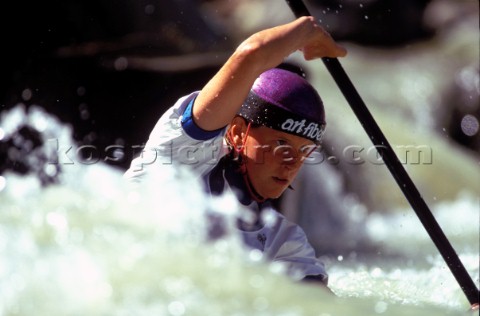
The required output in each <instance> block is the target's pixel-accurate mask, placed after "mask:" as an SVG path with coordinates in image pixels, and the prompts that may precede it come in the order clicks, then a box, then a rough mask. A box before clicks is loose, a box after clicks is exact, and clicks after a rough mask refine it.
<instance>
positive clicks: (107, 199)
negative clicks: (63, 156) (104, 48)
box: [0, 107, 462, 315]
mask: <svg viewBox="0 0 480 316" xmlns="http://www.w3.org/2000/svg"><path fill="white" fill-rule="evenodd" d="M0 126H2V129H3V130H4V133H5V137H6V138H5V139H9V138H10V137H11V135H14V134H15V133H16V131H18V127H20V126H30V127H31V128H32V129H34V130H35V131H37V132H38V134H39V135H38V136H39V139H41V140H43V143H42V144H40V145H38V146H37V147H36V149H35V150H34V151H32V152H30V155H36V154H38V155H40V156H46V157H48V159H53V160H52V161H59V160H55V158H58V157H56V156H55V155H54V154H58V152H56V151H55V150H52V148H50V147H49V142H48V141H47V142H45V140H48V139H50V138H55V139H59V140H61V141H60V145H62V146H63V145H65V146H70V145H72V146H73V145H74V144H72V140H71V138H70V137H69V135H70V134H71V133H70V128H69V127H67V126H65V125H62V124H60V123H59V122H58V121H57V120H56V119H54V118H53V117H51V116H49V115H48V114H46V113H45V112H44V111H43V110H41V109H39V108H35V109H34V110H32V111H29V112H28V113H27V112H26V111H25V110H24V109H22V108H21V107H19V108H16V109H14V110H13V112H10V113H4V115H3V116H2V125H0ZM63 142H65V143H63ZM50 154H52V155H53V156H49V155H50ZM37 161H38V159H37V160H35V159H33V160H27V163H28V162H33V163H36V162H37ZM60 161H61V160H60ZM43 167H44V166H43ZM43 167H42V166H40V167H38V169H35V168H32V169H29V172H27V173H25V174H18V173H16V172H13V171H11V170H5V171H4V172H2V177H3V179H5V181H4V185H3V190H1V191H0V209H1V210H2V211H1V212H0V314H5V315H72V314H82V315H105V314H109V315H127V314H132V313H133V314H135V315H152V314H156V315H227V314H229V315H317V314H322V313H323V314H325V315H348V314H361V315H367V314H388V315H404V314H406V313H410V314H422V315H452V314H456V313H457V314H458V312H459V310H461V308H460V309H458V308H453V307H452V306H451V305H450V306H447V307H446V306H445V305H439V306H435V304H432V302H431V300H429V297H430V296H429V294H427V293H429V292H431V290H432V288H431V287H429V284H428V282H426V281H427V279H432V278H436V277H438V276H439V275H443V274H444V272H438V271H436V270H431V271H430V272H429V273H427V275H426V276H425V273H424V271H423V270H422V269H421V267H415V266H413V267H411V269H408V270H399V268H398V267H397V268H396V270H394V271H393V272H388V271H387V270H384V268H380V264H382V262H380V263H378V267H377V268H369V267H366V266H364V265H361V264H357V265H353V266H351V267H344V266H341V265H339V266H337V267H336V268H335V267H333V268H332V271H331V273H332V279H331V285H332V288H333V289H334V291H335V292H336V293H337V294H338V297H332V296H331V295H330V294H329V293H327V292H326V291H324V290H323V289H321V288H319V287H315V286H312V285H305V284H299V283H294V282H292V281H291V280H289V279H287V278H286V277H284V276H283V275H281V271H282V266H279V265H278V264H267V263H266V262H264V261H263V260H262V256H261V254H259V253H258V252H250V251H248V250H247V249H244V248H243V246H242V244H241V242H240V240H239V238H237V235H236V234H235V233H234V232H235V228H234V218H235V214H236V213H237V212H239V211H240V210H241V208H240V206H239V205H238V204H237V203H236V200H235V198H234V197H233V196H230V195H225V196H221V197H208V196H205V195H204V194H203V192H202V191H201V190H200V185H199V183H197V181H196V180H194V179H193V178H192V175H191V174H190V173H189V172H188V171H187V170H183V169H179V170H174V169H172V168H165V169H164V170H162V172H160V173H159V174H156V175H155V176H154V177H152V179H147V180H146V182H145V184H144V185H139V186H136V187H133V188H132V187H131V186H130V185H128V184H127V183H125V182H124V180H123V178H122V174H121V172H119V171H118V170H116V169H113V168H111V167H109V166H107V165H105V164H101V163H98V164H92V165H85V164H75V163H74V164H65V165H62V167H61V172H60V173H59V174H58V175H57V181H56V182H53V183H50V184H49V185H43V184H42V181H41V179H40V178H39V176H38V173H37V170H43V169H42V168H43ZM208 214H210V215H211V214H216V215H218V216H220V218H222V220H223V221H224V222H223V223H222V224H223V226H224V227H226V228H225V231H224V232H223V234H222V235H221V238H217V239H214V240H212V239H209V230H210V227H211V222H210V220H209V218H211V217H208V216H206V215H208ZM351 262H352V261H351V260H347V258H346V259H345V260H343V261H342V263H351ZM357 263H358V262H357ZM383 263H384V262H383ZM409 274H410V275H411V276H413V279H415V278H416V280H417V281H421V280H420V279H421V278H425V282H424V283H422V282H419V283H418V287H416V288H415V291H413V290H414V287H413V285H411V283H407V282H406V281H402V282H401V283H400V282H399V281H398V280H400V279H408V275H409ZM346 280H348V282H346ZM409 285H410V286H409ZM446 287H447V288H448V289H452V287H451V286H449V285H447V286H446ZM412 291H413V293H417V294H418V293H421V294H422V295H417V296H415V295H414V294H412ZM443 293H444V292H442V294H443ZM451 299H452V300H455V302H457V303H458V302H460V303H458V304H457V305H459V306H460V305H462V304H461V299H460V298H458V297H453V298H451Z"/></svg>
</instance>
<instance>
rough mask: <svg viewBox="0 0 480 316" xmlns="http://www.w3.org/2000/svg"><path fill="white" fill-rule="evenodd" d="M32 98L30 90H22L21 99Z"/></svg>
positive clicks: (27, 99)
mask: <svg viewBox="0 0 480 316" xmlns="http://www.w3.org/2000/svg"><path fill="white" fill-rule="evenodd" d="M31 98H32V90H30V89H25V90H23V91H22V99H23V100H24V101H29V100H30V99H31Z"/></svg>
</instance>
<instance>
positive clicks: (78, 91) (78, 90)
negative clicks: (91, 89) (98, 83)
mask: <svg viewBox="0 0 480 316" xmlns="http://www.w3.org/2000/svg"><path fill="white" fill-rule="evenodd" d="M77 94H78V95H79V96H81V97H83V96H84V95H85V87H81V86H80V87H78V88H77Z"/></svg>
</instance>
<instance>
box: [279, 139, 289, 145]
mask: <svg viewBox="0 0 480 316" xmlns="http://www.w3.org/2000/svg"><path fill="white" fill-rule="evenodd" d="M277 145H278V146H286V145H288V142H287V141H286V140H283V139H277Z"/></svg>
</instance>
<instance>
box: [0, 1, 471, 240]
mask: <svg viewBox="0 0 480 316" xmlns="http://www.w3.org/2000/svg"><path fill="white" fill-rule="evenodd" d="M306 4H307V5H308V7H309V9H310V10H311V12H312V14H313V15H315V16H316V17H317V18H318V19H319V21H320V23H321V24H322V25H323V26H324V27H325V28H326V29H327V30H328V31H329V32H330V33H331V34H332V36H333V37H334V38H335V39H336V40H337V41H339V42H341V43H342V44H344V45H345V46H346V47H347V49H348V50H349V56H348V57H347V58H345V59H344V60H342V61H341V62H342V63H344V67H345V69H346V72H347V74H349V75H350V76H351V79H352V81H353V83H354V85H355V86H356V87H357V89H358V90H359V92H360V94H361V95H362V97H364V100H365V101H366V103H367V106H369V107H370V109H371V111H372V112H373V114H374V117H375V118H376V119H377V121H378V123H379V125H380V127H381V128H382V129H384V132H385V134H386V136H387V139H389V140H391V141H392V144H393V145H394V147H395V146H396V147H395V148H397V147H398V148H406V146H414V147H415V148H416V150H417V152H415V153H414V156H411V157H410V156H408V154H409V151H408V150H407V151H406V154H407V156H405V158H406V159H407V160H408V161H405V166H406V168H407V169H408V171H409V172H411V174H412V177H413V178H414V182H415V183H416V184H417V185H418V187H419V189H420V191H421V193H422V194H423V195H424V198H425V199H426V200H427V203H437V202H440V201H445V200H455V199H457V198H458V196H459V194H462V193H463V192H467V193H470V194H473V196H475V197H476V198H477V199H478V192H480V168H479V161H480V154H479V151H480V132H479V118H480V106H479V91H480V88H479V74H478V71H479V62H478V12H479V11H478V1H470V0H382V1H380V0H365V1H359V0H343V1H342V0H311V1H306ZM2 7H3V8H2V10H1V15H2V18H1V19H0V23H1V27H0V30H1V31H0V32H1V39H2V58H1V60H0V67H1V68H0V69H1V74H2V76H1V80H2V83H1V85H0V110H1V111H6V110H8V109H11V108H13V107H15V106H17V105H19V104H23V105H24V106H25V107H27V108H28V107H29V106H31V105H39V106H41V107H42V108H44V109H45V110H46V111H47V112H49V113H51V114H53V115H55V116H56V117H58V118H59V119H60V120H61V121H62V122H64V123H66V124H69V125H71V126H72V128H73V136H74V139H75V141H76V142H77V144H78V145H79V146H81V145H92V146H94V147H90V148H95V150H92V151H88V150H87V151H82V154H84V155H85V157H86V158H85V159H88V160H89V161H94V162H95V161H105V162H106V163H107V164H110V165H112V166H113V167H114V168H118V169H120V170H125V169H126V168H128V166H129V163H130V161H131V159H132V158H133V157H134V155H135V154H136V153H138V147H136V146H141V145H142V144H144V143H145V142H146V140H147V138H148V135H149V132H150V131H151V129H152V128H153V126H154V124H155V123H156V121H157V120H158V118H159V117H160V116H161V114H162V113H163V112H164V111H165V110H166V109H167V108H168V107H170V106H171V105H172V104H173V103H174V102H175V101H176V100H177V99H178V98H179V97H181V96H183V95H185V94H187V93H189V92H191V91H193V90H198V89H201V88H202V86H203V85H204V84H205V83H206V81H207V80H208V79H209V78H210V77H211V76H212V75H213V74H214V73H215V72H216V71H217V70H218V68H219V67H220V66H221V65H222V64H223V62H224V61H225V60H226V58H227V57H228V56H229V55H230V53H231V52H232V51H233V50H234V49H235V47H236V46H237V45H238V44H239V43H240V41H241V40H243V39H244V38H246V37H247V36H248V35H250V34H252V33H253V32H255V31H257V30H260V29H263V28H266V27H270V26H274V25H278V24H280V23H285V22H288V21H291V20H292V19H293V14H292V13H291V11H290V10H289V8H288V6H287V4H286V3H285V2H284V1H278V0H264V1H260V0H229V1H225V0H161V1H160V0H138V1H131V0H119V1H114V2H112V1H90V0H69V1H55V0H50V1H33V0H19V1H8V2H7V3H5V4H3V5H2ZM288 62H291V63H294V64H296V65H298V66H300V67H302V69H303V70H304V71H305V73H306V75H307V78H308V79H309V80H310V81H311V82H312V83H313V84H314V85H315V87H317V88H318V90H319V92H320V94H321V95H322V98H323V99H324V102H325V104H326V107H327V118H328V124H329V125H328V132H327V138H326V140H325V144H324V147H323V152H322V153H323V155H324V158H325V159H324V160H323V162H324V163H322V164H320V166H317V165H316V166H307V167H306V168H305V170H307V171H306V172H304V173H303V174H301V175H300V177H299V180H298V183H297V184H296V187H297V188H302V189H298V190H296V191H294V192H289V193H288V194H287V195H286V197H285V198H284V200H282V201H280V202H279V205H280V208H281V209H284V212H285V213H286V214H287V216H289V217H290V218H291V219H293V220H295V221H299V222H303V223H304V226H305V227H306V230H307V231H319V229H318V228H319V227H321V225H322V223H328V225H327V226H326V227H324V230H323V231H325V232H327V233H328V234H331V233H332V232H335V231H339V230H343V231H350V232H351V234H352V236H361V232H359V231H358V229H359V228H358V227H361V226H359V225H357V224H358V223H356V222H355V218H357V219H361V218H363V214H364V213H369V212H373V211H392V210H395V209H396V208H398V207H405V200H404V198H403V197H402V194H401V192H400V191H399V190H398V187H397V185H396V184H395V183H393V180H392V178H391V176H390V175H389V174H388V172H387V171H385V170H386V168H385V167H384V166H383V165H381V164H378V163H376V161H372V160H371V159H370V158H371V157H369V156H363V158H362V160H363V161H364V163H361V164H359V163H352V161H345V160H346V159H347V160H348V157H346V156H345V148H347V147H348V146H350V145H355V146H362V148H365V151H363V152H362V153H361V154H362V155H363V154H367V150H366V149H367V148H369V147H370V146H371V144H370V143H369V140H368V138H367V137H366V135H365V133H364V132H363V130H362V128H361V126H360V125H359V123H358V121H357V120H356V118H355V117H353V115H352V113H351V111H350V109H349V108H348V104H346V103H345V101H344V100H343V98H342V96H341V95H340V94H339V92H338V90H337V88H336V87H335V85H334V84H332V82H331V78H330V77H329V75H328V74H327V73H325V69H324V67H323V65H322V63H321V62H320V61H317V62H309V63H305V62H304V61H303V60H302V59H301V56H298V55H294V56H292V57H291V58H290V59H289V60H288ZM19 133H21V134H22V137H24V138H25V139H28V138H35V133H34V132H32V131H29V130H28V129H24V130H23V131H20V132H19ZM0 141H1V142H0V153H1V158H0V173H3V172H4V171H5V170H13V171H16V172H18V173H26V172H29V167H28V166H26V165H24V164H23V162H22V159H21V157H18V156H15V157H13V156H12V155H9V154H8V153H9V152H10V149H11V148H12V147H16V148H17V149H18V148H20V149H22V146H23V145H22V142H18V141H17V142H16V141H14V137H10V138H5V137H4V138H2V139H1V140H0ZM111 146H115V147H114V148H115V151H113V152H112V151H110V149H111V148H112V147H111ZM424 146H426V147H424ZM135 148H137V149H135ZM419 148H420V150H419ZM422 148H424V149H425V150H423V149H422ZM22 150H23V152H25V150H27V151H28V149H25V148H23V149H22ZM403 154H405V151H404V152H403V153H402V152H400V154H399V155H400V156H401V155H403ZM415 155H417V156H415ZM112 157H113V158H114V159H112ZM309 190H310V191H309ZM305 196H309V199H305ZM306 200H309V201H311V202H310V203H306V202H305V201H306ZM318 203H321V205H322V207H323V210H324V211H323V212H322V214H323V215H319V214H318V212H317V213H315V214H312V213H308V212H312V211H311V210H312V209H314V210H317V209H318V205H319V204H318ZM309 210H310V211H309ZM355 214H356V215H355ZM354 215H355V216H354ZM312 218H314V219H316V220H313V221H312ZM346 218H349V219H348V220H347V219H346ZM352 220H353V221H354V222H353V224H352V225H353V226H352V225H350V224H348V222H351V221H352ZM332 223H333V224H332ZM335 223H337V224H335ZM309 225H310V226H312V227H310V228H311V229H309ZM325 225H326V224H325ZM354 227H356V228H354ZM322 236H323V235H322ZM322 236H316V237H315V240H319V241H318V243H322V241H321V240H322ZM355 239H358V240H361V237H360V238H355ZM342 244H343V245H344V244H345V240H342ZM318 246H319V247H327V248H328V247H334V248H335V247H337V246H338V245H334V243H333V244H332V241H331V240H330V241H328V245H327V244H325V245H323V244H319V245H318ZM351 246H352V247H354V246H355V245H354V244H351Z"/></svg>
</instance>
